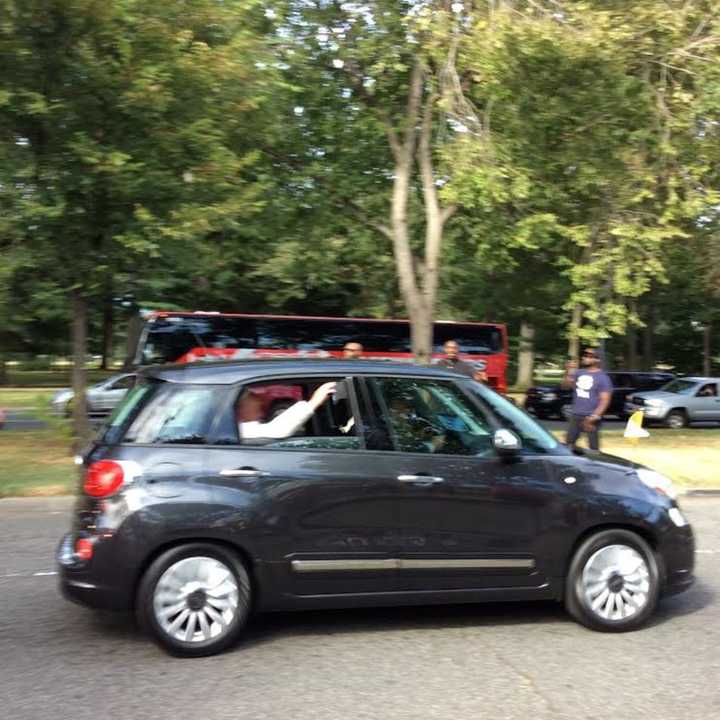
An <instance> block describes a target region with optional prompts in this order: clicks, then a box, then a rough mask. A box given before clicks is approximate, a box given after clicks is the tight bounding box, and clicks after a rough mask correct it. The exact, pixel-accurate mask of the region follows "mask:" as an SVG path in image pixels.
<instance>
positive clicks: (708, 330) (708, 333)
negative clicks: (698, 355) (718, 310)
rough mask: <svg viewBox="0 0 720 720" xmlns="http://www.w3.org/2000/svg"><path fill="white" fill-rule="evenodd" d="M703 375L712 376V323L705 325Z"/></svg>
mask: <svg viewBox="0 0 720 720" xmlns="http://www.w3.org/2000/svg"><path fill="white" fill-rule="evenodd" d="M703 375H705V377H710V375H712V323H711V322H706V323H705V324H704V325H703Z"/></svg>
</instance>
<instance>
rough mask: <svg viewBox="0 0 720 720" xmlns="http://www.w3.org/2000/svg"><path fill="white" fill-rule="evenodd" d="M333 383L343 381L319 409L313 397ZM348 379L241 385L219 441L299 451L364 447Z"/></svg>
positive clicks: (222, 424) (220, 428) (218, 434)
mask: <svg viewBox="0 0 720 720" xmlns="http://www.w3.org/2000/svg"><path fill="white" fill-rule="evenodd" d="M330 381H334V382H336V383H337V385H336V394H335V395H332V396H330V397H328V398H327V399H326V400H325V401H324V402H323V403H322V404H321V405H320V406H319V407H318V408H316V409H315V410H314V411H313V409H312V407H311V406H310V405H309V404H308V402H307V400H308V399H309V398H310V397H311V396H312V394H313V392H314V391H315V390H316V389H317V388H318V387H319V386H320V385H322V384H323V383H325V382H330ZM346 382H347V381H346V380H344V379H343V378H292V379H290V380H274V381H271V382H260V383H249V384H245V385H243V386H241V387H239V388H236V396H235V399H234V402H233V403H232V412H231V413H230V414H228V415H227V417H224V418H223V419H221V421H220V423H219V425H218V428H217V429H216V433H215V434H216V438H215V441H214V442H215V444H238V443H239V444H241V445H262V446H264V447H271V448H285V449H295V450H309V449H326V450H359V449H361V447H362V441H361V436H360V433H359V432H358V428H357V427H356V425H355V418H354V417H353V413H352V409H351V406H350V400H349V398H348V395H347V392H346V391H345V390H346V386H345V383H346Z"/></svg>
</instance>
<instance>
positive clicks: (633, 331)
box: [625, 298, 638, 370]
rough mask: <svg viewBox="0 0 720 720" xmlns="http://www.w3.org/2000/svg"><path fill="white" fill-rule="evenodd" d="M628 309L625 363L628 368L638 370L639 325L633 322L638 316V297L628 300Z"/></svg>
mask: <svg viewBox="0 0 720 720" xmlns="http://www.w3.org/2000/svg"><path fill="white" fill-rule="evenodd" d="M628 310H629V316H628V323H627V333H626V335H625V339H626V341H627V345H626V353H625V359H626V362H625V365H626V367H627V369H628V370H637V369H638V354H637V338H638V336H637V327H636V325H635V324H634V323H633V318H634V317H635V316H637V299H636V298H630V299H629V300H628Z"/></svg>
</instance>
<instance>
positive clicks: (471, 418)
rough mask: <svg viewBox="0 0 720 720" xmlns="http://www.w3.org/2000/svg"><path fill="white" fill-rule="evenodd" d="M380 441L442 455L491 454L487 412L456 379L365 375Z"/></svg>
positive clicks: (392, 446)
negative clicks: (480, 408) (377, 423)
mask: <svg viewBox="0 0 720 720" xmlns="http://www.w3.org/2000/svg"><path fill="white" fill-rule="evenodd" d="M366 383H367V388H368V390H369V400H370V402H371V404H372V408H371V410H372V412H373V414H374V415H375V416H376V421H379V426H376V429H377V431H378V434H379V436H380V437H381V438H382V440H381V441H379V442H372V438H371V437H368V447H369V448H371V449H390V450H394V451H397V452H411V453H438V454H444V455H486V454H487V455H491V454H492V453H493V445H492V433H493V429H492V428H491V426H490V423H489V422H488V420H487V418H486V417H485V416H484V415H483V413H482V412H481V411H480V410H479V409H478V408H477V407H475V406H474V405H473V404H472V403H471V402H470V401H469V399H468V398H467V397H466V396H465V394H464V393H463V392H462V390H460V388H458V387H457V386H456V385H455V384H454V383H453V382H451V381H445V380H425V379H416V378H375V377H373V378H367V380H366Z"/></svg>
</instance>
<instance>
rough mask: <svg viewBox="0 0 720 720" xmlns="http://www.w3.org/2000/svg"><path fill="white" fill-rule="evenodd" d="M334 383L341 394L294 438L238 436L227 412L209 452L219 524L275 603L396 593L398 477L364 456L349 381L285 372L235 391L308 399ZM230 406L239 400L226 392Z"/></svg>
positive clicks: (350, 381) (361, 437)
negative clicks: (255, 567)
mask: <svg viewBox="0 0 720 720" xmlns="http://www.w3.org/2000/svg"><path fill="white" fill-rule="evenodd" d="M328 380H336V381H337V382H338V383H340V386H339V389H340V390H342V392H339V393H338V394H337V396H336V398H334V399H333V400H332V401H327V402H325V403H324V404H323V405H322V406H321V407H320V408H318V409H317V410H316V412H315V413H314V415H313V416H312V417H311V419H310V420H308V422H307V423H306V424H305V425H304V426H303V427H302V428H300V429H299V430H298V431H297V432H296V433H295V434H293V435H292V436H290V437H286V438H276V439H274V440H246V441H243V439H242V438H239V437H238V432H237V423H236V422H235V413H234V411H232V410H230V411H229V412H228V411H227V410H226V411H225V412H223V413H221V415H223V416H224V417H225V420H224V421H220V425H219V426H218V428H217V429H216V431H215V439H214V442H213V445H212V446H211V447H209V448H208V449H207V455H206V472H207V476H208V478H207V481H208V482H209V483H211V484H212V485H213V486H214V488H215V495H216V506H217V526H218V527H221V528H224V530H223V531H224V532H227V531H229V532H231V533H233V534H234V535H235V536H236V537H237V540H238V542H239V543H240V544H242V545H245V546H246V547H247V549H248V551H249V552H251V553H253V556H254V557H257V558H258V559H259V560H260V561H261V564H262V567H263V568H264V569H265V572H266V573H267V578H268V585H267V586H268V587H271V588H272V590H271V594H272V595H273V597H274V599H273V601H272V602H273V604H274V605H276V606H277V605H282V603H283V599H285V600H288V599H290V598H294V600H295V601H297V599H298V598H303V597H304V598H307V600H308V601H309V602H311V601H312V599H313V598H317V597H318V596H328V595H338V596H343V595H345V596H346V595H348V594H366V593H379V592H385V591H393V590H397V587H398V586H397V573H396V569H395V566H394V565H393V563H392V558H393V557H394V556H395V555H396V547H395V546H396V540H395V535H396V515H395V513H396V506H395V497H396V496H397V493H398V491H399V489H400V486H399V484H398V482H397V480H396V478H395V477H394V476H393V475H392V474H391V473H390V472H386V471H385V468H384V465H383V463H382V462H380V463H379V464H378V463H377V462H375V461H374V460H373V459H372V457H368V454H367V453H366V452H365V441H364V437H363V426H362V423H361V421H360V418H359V416H358V414H357V411H356V401H355V400H354V397H355V395H354V381H353V379H352V378H341V377H337V378H332V377H323V378H317V377H284V378H277V379H274V380H272V381H271V382H272V385H273V386H274V387H275V390H272V391H270V390H268V389H267V382H266V383H264V386H263V387H260V388H258V386H259V385H263V384H262V383H254V384H250V385H244V386H242V387H239V388H236V389H235V391H234V396H235V397H238V396H240V395H241V394H242V393H243V392H248V391H249V390H251V389H252V390H253V392H256V391H258V390H262V391H263V392H264V394H265V395H266V396H270V395H273V396H275V397H277V395H278V392H277V387H279V386H284V387H285V388H286V390H287V392H286V394H287V395H288V396H289V397H297V396H302V397H304V398H307V397H309V395H310V394H311V392H312V391H313V389H314V388H316V387H317V386H318V385H319V384H320V383H322V382H325V381H328ZM229 402H230V407H231V408H232V406H233V404H234V403H235V402H236V400H235V399H234V398H232V397H231V398H230V401H229Z"/></svg>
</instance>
